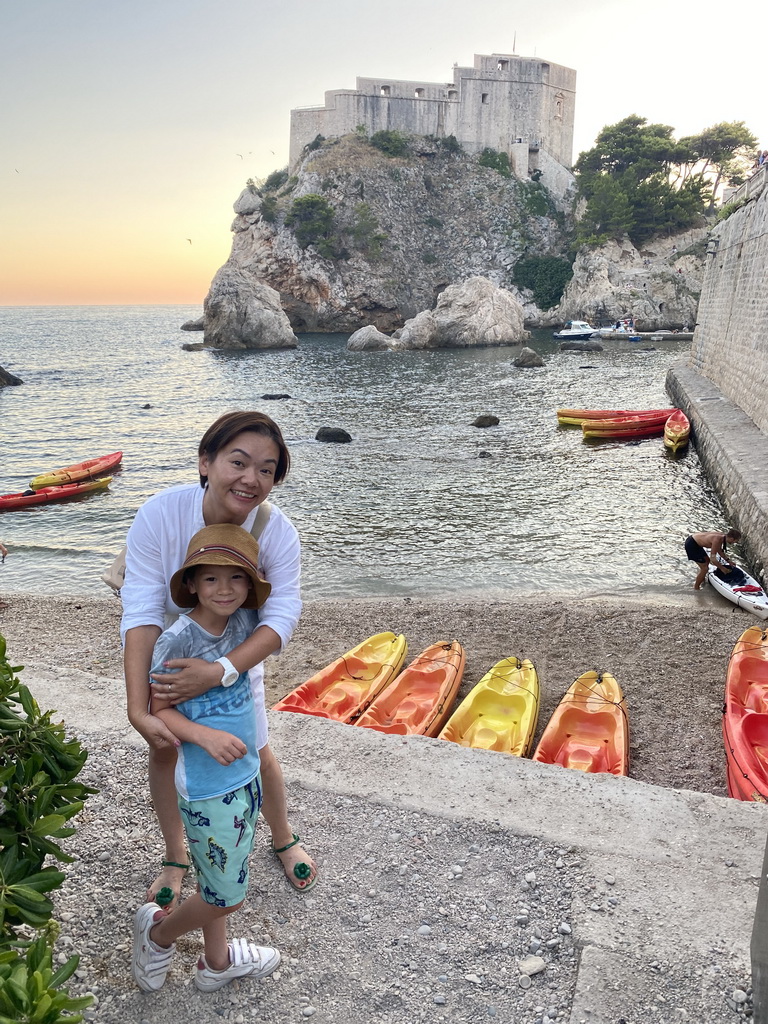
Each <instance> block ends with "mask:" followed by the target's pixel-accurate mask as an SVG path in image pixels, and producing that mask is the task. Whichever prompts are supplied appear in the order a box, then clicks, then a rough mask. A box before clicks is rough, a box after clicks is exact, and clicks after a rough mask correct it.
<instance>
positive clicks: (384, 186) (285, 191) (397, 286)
mask: <svg viewBox="0 0 768 1024" xmlns="http://www.w3.org/2000/svg"><path fill="white" fill-rule="evenodd" d="M409 145H410V149H409V152H408V154H407V155H405V156H389V155H387V154H386V153H384V152H381V151H380V150H378V149H376V148H374V147H373V146H372V145H371V144H370V142H369V141H368V140H367V139H366V138H364V137H362V138H361V137H359V136H356V135H351V136H345V137H344V138H342V139H332V140H327V141H326V142H324V143H322V145H319V146H318V148H316V149H315V150H314V151H312V152H310V153H308V155H307V156H306V157H305V158H304V160H303V161H302V163H301V164H300V166H299V167H298V169H297V173H296V174H295V175H294V176H293V177H291V178H288V175H287V173H286V174H282V175H281V174H274V175H270V177H269V178H268V179H267V181H266V182H265V183H264V184H263V185H261V186H256V185H255V184H253V183H251V184H250V185H249V186H248V187H247V188H246V189H245V190H244V191H243V192H242V193H241V195H240V196H239V198H238V199H237V201H236V203H235V206H234V209H235V214H236V216H235V219H234V222H233V224H232V231H233V233H234V237H233V242H232V252H231V254H230V257H229V259H228V261H227V263H226V264H225V265H224V267H222V268H221V269H220V270H219V272H218V274H217V275H216V278H215V279H214V284H213V285H212V289H211V293H210V294H209V296H208V298H207V300H206V310H205V316H204V319H203V326H204V329H205V332H206V333H205V343H206V344H207V345H215V346H217V347H237V348H241V347H248V348H251V347H259V348H261V347H283V346H290V345H292V344H295V337H293V332H295V333H302V332H305V331H341V332H350V333H351V332H354V331H357V330H359V329H360V328H363V327H366V326H369V325H372V326H373V327H375V328H376V329H378V331H380V332H384V333H385V334H388V335H391V334H392V333H393V332H394V331H396V330H399V329H400V328H401V327H402V326H403V324H404V323H405V322H406V321H407V320H409V319H412V318H413V317H415V316H417V315H418V314H419V313H421V312H423V311H425V310H433V309H434V308H435V306H436V303H437V299H438V296H439V295H440V294H441V293H442V292H443V291H444V290H445V289H446V288H447V287H448V286H449V285H452V284H456V283H460V282H463V281H466V280H467V279H469V278H472V277H483V278H485V279H487V280H488V281H490V282H491V283H492V284H494V285H497V286H500V287H502V288H504V289H506V290H508V291H509V292H510V293H511V294H512V296H513V297H514V298H515V299H516V300H519V302H520V304H521V306H522V310H523V316H524V318H525V323H526V325H527V326H529V327H549V326H553V325H556V324H561V323H563V322H564V321H565V320H568V319H572V318H576V319H590V320H595V321H600V322H607V321H610V320H615V319H618V318H619V317H621V316H624V315H628V314H632V315H633V316H634V317H635V319H636V321H638V326H639V327H641V328H643V327H644V328H647V329H658V328H663V327H672V328H674V327H682V326H684V324H685V323H686V322H687V323H688V324H689V325H692V324H693V323H694V322H695V319H696V305H697V301H698V295H699V292H700V289H701V280H702V275H703V263H704V248H705V244H704V242H703V241H702V240H703V239H704V237H705V234H706V232H705V231H700V232H698V233H690V232H689V233H688V234H687V235H685V236H681V237H679V238H668V239H665V240H664V241H663V242H659V243H658V244H651V245H648V246H646V248H645V249H644V250H642V251H638V250H637V249H635V248H634V247H633V246H632V244H631V243H630V242H629V240H627V239H625V240H623V241H621V242H610V243H608V244H607V245H605V246H602V247H601V248H600V249H597V250H587V249H583V250H581V251H580V252H579V254H578V256H577V258H576V261H575V264H574V276H573V278H572V280H571V282H570V284H569V285H568V287H567V289H566V291H565V294H564V295H563V297H562V301H561V302H560V304H559V305H556V306H555V307H554V308H548V309H541V308H539V306H537V305H536V303H535V302H534V297H533V296H534V293H533V292H532V291H530V290H528V289H527V288H524V287H522V286H520V285H516V283H515V273H514V271H515V265H516V264H517V263H518V261H520V260H521V259H528V258H530V257H556V258H560V259H563V258H565V257H566V256H567V254H568V251H569V245H570V244H571V243H572V239H573V236H574V221H573V216H572V213H571V212H570V209H569V207H568V204H564V203H563V201H560V200H557V201H556V200H555V198H554V197H553V196H552V195H551V194H550V193H549V192H548V191H547V189H546V188H544V187H543V186H542V185H541V184H540V183H539V182H536V181H533V180H527V181H521V180H519V179H517V178H515V177H506V176H504V175H503V174H501V173H499V171H498V170H496V169H493V168H492V167H484V166H481V165H480V164H479V163H478V160H477V158H475V157H469V156H467V155H466V154H463V153H461V152H449V151H446V150H445V148H443V147H442V146H441V144H440V142H438V141H437V140H432V139H421V138H411V139H410V140H409ZM270 289H274V293H276V294H273V293H271V292H270ZM264 296H267V298H266V299H264ZM262 300H264V304H265V312H264V314H263V315H262V313H257V310H259V309H260V308H261V305H262ZM540 301H541V300H540ZM281 307H282V311H284V313H285V314H286V316H283V315H282V313H281ZM286 317H287V318H286ZM256 320H258V324H256ZM254 325H255V326H254Z"/></svg>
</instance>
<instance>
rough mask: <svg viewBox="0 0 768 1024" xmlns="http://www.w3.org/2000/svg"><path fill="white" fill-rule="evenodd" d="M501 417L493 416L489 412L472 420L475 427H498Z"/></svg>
mask: <svg viewBox="0 0 768 1024" xmlns="http://www.w3.org/2000/svg"><path fill="white" fill-rule="evenodd" d="M498 425H499V417H498V416H492V415H491V414H490V413H489V412H486V413H483V414H482V415H481V416H478V417H477V419H476V420H473V421H472V424H471V426H473V427H498Z"/></svg>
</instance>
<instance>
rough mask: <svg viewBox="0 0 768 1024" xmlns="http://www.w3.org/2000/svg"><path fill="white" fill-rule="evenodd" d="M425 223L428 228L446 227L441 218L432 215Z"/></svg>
mask: <svg viewBox="0 0 768 1024" xmlns="http://www.w3.org/2000/svg"><path fill="white" fill-rule="evenodd" d="M424 223H425V224H426V225H427V227H428V228H442V227H444V226H445V225H444V224H443V222H442V221H441V220H440V218H439V217H433V216H431V215H430V216H429V217H427V219H426V220H425V221H424Z"/></svg>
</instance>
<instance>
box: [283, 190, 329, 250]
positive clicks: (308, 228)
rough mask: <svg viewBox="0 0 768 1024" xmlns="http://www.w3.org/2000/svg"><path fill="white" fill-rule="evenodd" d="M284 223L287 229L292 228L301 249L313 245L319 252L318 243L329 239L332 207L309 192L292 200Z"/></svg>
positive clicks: (321, 198) (325, 200) (320, 197)
mask: <svg viewBox="0 0 768 1024" xmlns="http://www.w3.org/2000/svg"><path fill="white" fill-rule="evenodd" d="M285 223H286V225H287V226H288V227H289V228H293V233H294V234H295V235H296V241H297V242H298V243H299V245H300V246H301V248H302V249H306V248H307V246H308V245H315V246H316V247H318V251H320V250H319V243H321V242H327V241H329V240H330V237H331V233H332V230H333V207H332V206H331V204H330V203H329V202H328V200H327V199H324V198H323V197H322V196H319V195H317V194H316V193H313V192H310V193H308V194H307V195H305V196H300V197H299V198H298V199H294V201H293V203H292V204H291V208H290V210H289V211H288V215H287V216H286V218H285ZM324 248H327V246H326V247H324ZM323 255H325V253H323Z"/></svg>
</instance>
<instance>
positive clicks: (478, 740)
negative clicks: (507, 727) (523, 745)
mask: <svg viewBox="0 0 768 1024" xmlns="http://www.w3.org/2000/svg"><path fill="white" fill-rule="evenodd" d="M500 740H501V738H500V736H499V734H498V732H497V731H496V730H495V729H493V728H491V726H489V725H488V724H486V722H484V721H483V719H482V718H480V719H477V720H476V721H474V722H473V723H472V725H471V726H470V727H469V729H467V731H466V732H465V733H464V736H463V738H462V740H461V744H462V746H464V747H479V748H480V749H481V750H500V749H502V747H501V742H500Z"/></svg>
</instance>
